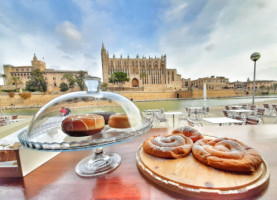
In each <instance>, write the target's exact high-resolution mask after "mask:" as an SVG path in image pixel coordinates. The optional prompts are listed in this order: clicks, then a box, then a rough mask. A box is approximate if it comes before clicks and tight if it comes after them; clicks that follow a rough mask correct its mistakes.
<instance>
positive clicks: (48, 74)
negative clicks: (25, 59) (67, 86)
mask: <svg viewBox="0 0 277 200" xmlns="http://www.w3.org/2000/svg"><path fill="white" fill-rule="evenodd" d="M31 63H32V65H31V66H13V65H3V68H4V74H5V75H6V78H5V80H6V81H5V83H4V84H5V86H9V80H10V79H11V78H12V77H13V76H17V77H19V78H20V80H21V83H22V84H21V85H20V88H25V85H26V82H27V81H28V80H30V74H31V71H32V70H33V69H40V71H42V72H44V74H43V76H44V78H45V81H46V83H47V91H48V92H59V91H60V88H59V86H60V84H61V83H62V82H65V83H67V80H66V79H64V78H63V75H64V74H66V73H72V74H73V75H76V74H77V73H78V72H79V71H69V70H54V69H46V64H45V62H43V61H40V60H38V59H37V57H36V55H34V57H33V60H32V62H31ZM86 73H87V72H86ZM77 90H79V87H77V86H75V87H74V88H73V89H72V91H77Z"/></svg>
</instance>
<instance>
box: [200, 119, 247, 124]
mask: <svg viewBox="0 0 277 200" xmlns="http://www.w3.org/2000/svg"><path fill="white" fill-rule="evenodd" d="M202 119H203V120H204V121H207V122H210V123H212V124H218V125H219V126H221V125H222V124H234V123H243V121H241V120H237V119H232V118H229V117H211V118H202Z"/></svg>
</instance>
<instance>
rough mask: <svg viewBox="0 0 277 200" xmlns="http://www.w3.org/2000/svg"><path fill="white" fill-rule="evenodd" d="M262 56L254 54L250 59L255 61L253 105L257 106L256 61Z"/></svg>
mask: <svg viewBox="0 0 277 200" xmlns="http://www.w3.org/2000/svg"><path fill="white" fill-rule="evenodd" d="M260 57H261V54H260V53H258V52H255V53H252V54H251V56H250V59H251V60H253V61H254V78H253V92H252V105H254V104H255V100H254V99H255V89H256V82H255V81H256V80H255V79H256V61H257V60H259V58H260Z"/></svg>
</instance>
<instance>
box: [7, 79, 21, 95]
mask: <svg viewBox="0 0 277 200" xmlns="http://www.w3.org/2000/svg"><path fill="white" fill-rule="evenodd" d="M9 83H10V84H11V85H15V89H16V91H17V92H18V85H21V84H22V81H21V80H20V78H19V77H18V76H12V77H11V79H10V81H9Z"/></svg>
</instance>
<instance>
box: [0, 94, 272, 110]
mask: <svg viewBox="0 0 277 200" xmlns="http://www.w3.org/2000/svg"><path fill="white" fill-rule="evenodd" d="M263 101H277V95H272V96H256V97H255V102H263ZM134 103H135V104H136V106H137V107H138V108H139V109H140V110H141V111H143V109H160V108H164V109H165V111H184V108H185V107H194V106H203V105H205V106H208V107H216V106H225V105H234V104H251V103H252V96H248V97H236V98H214V99H206V100H203V99H173V100H155V101H154V100H152V101H137V102H134ZM84 109H86V110H87V109H88V108H84ZM97 109H98V110H99V109H100V110H104V111H114V112H119V108H118V107H102V108H97ZM38 110H39V108H28V109H14V110H2V111H1V112H2V113H0V115H1V114H2V115H14V114H17V115H34V114H35V113H36V112H37V111H38ZM92 111H93V109H92ZM82 112H83V109H76V110H73V111H72V113H73V114H78V113H82Z"/></svg>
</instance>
